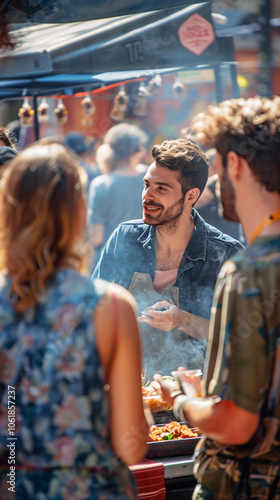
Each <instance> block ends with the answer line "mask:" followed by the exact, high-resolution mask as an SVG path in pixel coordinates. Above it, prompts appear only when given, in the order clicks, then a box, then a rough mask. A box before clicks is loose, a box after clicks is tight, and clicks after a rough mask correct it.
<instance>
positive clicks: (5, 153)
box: [0, 141, 18, 179]
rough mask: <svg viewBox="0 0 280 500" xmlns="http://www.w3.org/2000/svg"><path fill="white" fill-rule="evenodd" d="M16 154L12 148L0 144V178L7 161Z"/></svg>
mask: <svg viewBox="0 0 280 500" xmlns="http://www.w3.org/2000/svg"><path fill="white" fill-rule="evenodd" d="M0 143H1V141H0ZM17 154H18V152H17V150H16V149H14V148H9V147H6V146H0V179H1V177H2V175H3V173H4V171H5V168H6V167H7V165H8V164H9V162H10V161H11V160H12V159H13V158H14V157H15V156H16V155H17Z"/></svg>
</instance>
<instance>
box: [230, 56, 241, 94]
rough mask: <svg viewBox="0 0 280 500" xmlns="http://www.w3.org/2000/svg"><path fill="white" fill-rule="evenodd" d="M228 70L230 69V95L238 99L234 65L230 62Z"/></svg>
mask: <svg viewBox="0 0 280 500" xmlns="http://www.w3.org/2000/svg"><path fill="white" fill-rule="evenodd" d="M229 70H230V79H231V85H232V97H234V99H238V98H239V97H240V92H239V86H238V83H237V72H236V65H235V64H230V65H229Z"/></svg>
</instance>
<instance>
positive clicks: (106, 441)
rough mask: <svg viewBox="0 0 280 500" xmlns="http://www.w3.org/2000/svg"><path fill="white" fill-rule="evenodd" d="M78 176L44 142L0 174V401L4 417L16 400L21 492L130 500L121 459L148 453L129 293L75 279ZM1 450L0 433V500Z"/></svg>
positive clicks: (79, 262) (80, 229)
mask: <svg viewBox="0 0 280 500" xmlns="http://www.w3.org/2000/svg"><path fill="white" fill-rule="evenodd" d="M85 183H86V174H85V172H84V170H83V169H82V168H81V166H80V164H79V162H78V161H77V160H76V158H75V157H74V156H73V155H72V153H71V152H70V151H69V150H68V149H67V148H66V147H65V146H63V145H61V144H59V143H50V142H45V143H44V141H41V142H38V143H35V144H34V145H32V146H30V147H28V148H26V149H25V150H24V151H23V152H21V153H19V154H18V156H17V157H16V158H14V160H13V161H12V162H11V163H10V165H9V168H8V169H6V170H5V172H4V175H3V178H2V180H1V186H0V211H1V219H0V268H1V275H0V278H1V279H0V324H1V334H0V382H1V383H0V403H1V411H2V412H4V413H3V415H7V411H8V408H7V406H8V401H9V400H13V401H14V402H15V408H16V411H15V412H14V416H15V417H16V428H15V439H16V440H17V441H16V447H15V453H16V455H15V462H16V464H17V467H18V470H17V477H16V493H17V495H16V496H17V498H22V499H25V498H35V497H36V498H38V499H39V498H45V499H47V498H65V499H66V498H69V499H70V498H74V497H75V498H77V499H78V498H80V499H82V498H83V499H84V500H86V499H92V498H100V499H101V498H104V499H105V498H108V499H109V498H110V499H112V500H114V499H119V498H122V499H123V500H136V498H137V495H136V491H135V487H134V481H133V478H132V475H131V473H130V471H129V469H128V467H127V465H126V464H132V463H136V462H137V461H138V460H139V459H141V458H142V457H143V456H144V455H145V452H146V441H147V432H148V426H147V423H146V419H145V416H144V411H143V403H142V390H141V358H140V342H139V333H138V328H137V322H136V316H135V312H134V300H133V298H132V296H131V295H130V294H129V293H128V292H127V291H126V290H124V289H122V288H121V287H115V286H113V285H108V284H107V283H106V282H104V281H100V280H98V281H95V282H92V281H91V280H90V279H89V278H88V277H86V276H85V275H83V272H86V252H85V250H84V245H83V243H82V241H83V236H84V233H85V227H86V212H87V208H86V197H85ZM108 388H109V389H110V390H108ZM12 408H14V406H13V407H12ZM9 412H10V415H11V412H12V409H11V406H10V410H9ZM4 420H5V426H4V427H3V426H2V428H1V435H2V436H4V435H5V434H7V436H8V427H7V418H5V419H4ZM2 421H3V419H2ZM9 442H10V441H9ZM9 453H10V451H9V448H7V442H5V443H4V440H2V442H1V444H0V466H1V474H2V477H3V478H5V479H4V481H2V486H1V498H4V497H5V498H10V497H8V494H9V491H8V488H9V483H8V479H7V478H9V476H8V475H7V474H8V472H9V473H10V469H9V470H8V469H7V468H8V467H9V466H8V458H9ZM11 495H12V496H13V495H14V493H11Z"/></svg>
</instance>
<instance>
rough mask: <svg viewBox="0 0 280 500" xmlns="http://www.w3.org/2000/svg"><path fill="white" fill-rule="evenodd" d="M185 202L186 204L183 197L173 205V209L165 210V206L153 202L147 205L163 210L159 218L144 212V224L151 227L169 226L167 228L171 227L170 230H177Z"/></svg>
mask: <svg viewBox="0 0 280 500" xmlns="http://www.w3.org/2000/svg"><path fill="white" fill-rule="evenodd" d="M184 202H185V195H183V196H182V198H180V199H179V200H178V201H176V202H175V203H174V204H173V205H171V207H168V208H167V209H166V210H165V209H164V206H163V205H160V204H159V203H154V202H152V201H151V202H149V203H147V205H149V206H151V207H158V208H161V209H162V211H161V213H160V214H159V215H157V216H152V214H151V215H150V216H149V214H146V213H144V212H143V219H144V222H145V223H146V224H148V225H149V226H167V227H168V226H170V229H171V228H175V227H176V226H177V224H178V222H179V219H180V217H181V215H182V213H183V210H184Z"/></svg>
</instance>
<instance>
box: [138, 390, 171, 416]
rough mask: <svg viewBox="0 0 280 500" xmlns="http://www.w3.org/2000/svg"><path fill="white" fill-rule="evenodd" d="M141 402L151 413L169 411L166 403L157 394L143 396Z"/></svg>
mask: <svg viewBox="0 0 280 500" xmlns="http://www.w3.org/2000/svg"><path fill="white" fill-rule="evenodd" d="M143 401H144V403H146V404H147V405H148V406H149V408H150V410H151V412H152V413H156V412H162V411H168V410H170V406H169V405H168V403H166V401H164V400H163V399H162V397H161V396H160V395H159V394H155V395H152V396H143Z"/></svg>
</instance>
